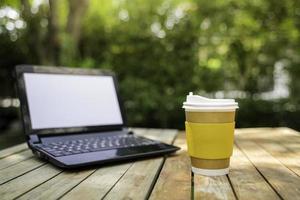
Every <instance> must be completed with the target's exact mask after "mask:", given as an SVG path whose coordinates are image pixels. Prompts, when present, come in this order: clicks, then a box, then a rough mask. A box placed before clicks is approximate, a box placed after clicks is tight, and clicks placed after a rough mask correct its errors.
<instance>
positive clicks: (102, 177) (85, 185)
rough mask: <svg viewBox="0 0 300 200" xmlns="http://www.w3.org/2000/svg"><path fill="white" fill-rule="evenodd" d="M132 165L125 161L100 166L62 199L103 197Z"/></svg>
mask: <svg viewBox="0 0 300 200" xmlns="http://www.w3.org/2000/svg"><path fill="white" fill-rule="evenodd" d="M131 165H132V164H131V163H125V164H121V165H114V166H110V167H103V168H100V169H98V170H96V172H95V173H93V174H92V175H91V176H89V177H88V178H87V179H85V180H84V181H83V182H82V183H80V184H79V185H78V186H76V187H75V188H73V189H72V190H71V191H70V192H68V193H67V194H66V195H65V196H63V197H62V199H63V200H68V199H69V200H71V199H72V200H73V199H95V200H96V199H101V198H103V197H104V195H105V194H106V193H107V192H108V191H109V190H110V189H111V188H112V187H113V185H114V184H115V183H116V182H117V181H118V180H119V179H120V177H122V175H123V174H124V173H125V172H126V170H127V169H128V168H129V167H130V166H131Z"/></svg>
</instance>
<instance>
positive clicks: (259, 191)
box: [228, 146, 280, 200]
mask: <svg viewBox="0 0 300 200" xmlns="http://www.w3.org/2000/svg"><path fill="white" fill-rule="evenodd" d="M228 176H229V179H230V181H231V183H232V186H233V188H234V191H235V193H236V195H237V197H238V199H242V200H243V199H245V200H252V199H256V200H260V199H261V200H265V199H274V200H275V199H280V198H279V197H278V195H277V194H276V193H275V191H274V190H273V189H272V188H271V187H270V185H269V184H268V183H267V182H266V181H265V179H264V178H263V177H262V176H261V175H260V173H259V172H258V171H257V170H256V168H255V167H254V166H253V165H252V163H251V162H250V161H249V160H248V158H247V157H246V156H245V155H244V154H243V152H242V151H241V150H240V149H238V148H237V147H236V146H234V151H233V156H232V157H231V159H230V173H229V175H228Z"/></svg>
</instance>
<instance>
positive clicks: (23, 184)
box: [0, 164, 60, 200]
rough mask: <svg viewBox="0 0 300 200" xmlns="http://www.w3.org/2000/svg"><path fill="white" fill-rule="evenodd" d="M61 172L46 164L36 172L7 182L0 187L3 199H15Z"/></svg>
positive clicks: (0, 194)
mask: <svg viewBox="0 0 300 200" xmlns="http://www.w3.org/2000/svg"><path fill="white" fill-rule="evenodd" d="M59 172H60V170H59V169H58V168H55V167H52V166H51V165H50V164H46V165H44V166H42V167H40V168H38V169H36V170H33V171H31V172H29V173H27V174H25V175H23V176H20V177H18V178H16V179H14V180H11V181H9V182H7V183H6V184H4V185H1V186H0V196H1V199H3V200H5V199H14V198H16V197H18V196H20V195H22V194H24V193H25V192H27V191H29V190H30V189H32V188H34V187H36V186H38V185H39V184H41V183H43V182H45V181H47V180H49V179H50V178H52V177H54V176H56V175H57V174H58V173H59Z"/></svg>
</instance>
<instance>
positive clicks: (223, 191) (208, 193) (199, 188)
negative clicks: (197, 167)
mask: <svg viewBox="0 0 300 200" xmlns="http://www.w3.org/2000/svg"><path fill="white" fill-rule="evenodd" d="M194 182H195V183H194V184H195V186H194V192H195V199H209V200H211V199H220V200H221V199H222V200H223V199H226V200H227V199H236V198H235V196H234V193H233V191H232V188H231V186H230V183H229V180H228V178H227V176H211V177H208V176H201V175H195V180H194Z"/></svg>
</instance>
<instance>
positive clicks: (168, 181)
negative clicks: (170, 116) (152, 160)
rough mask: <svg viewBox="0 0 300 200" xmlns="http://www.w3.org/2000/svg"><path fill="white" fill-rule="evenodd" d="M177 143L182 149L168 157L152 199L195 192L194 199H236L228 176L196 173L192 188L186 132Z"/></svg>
mask: <svg viewBox="0 0 300 200" xmlns="http://www.w3.org/2000/svg"><path fill="white" fill-rule="evenodd" d="M175 144H176V145H177V146H180V147H181V150H180V152H178V154H177V155H176V156H171V157H168V158H167V159H166V161H165V164H164V167H163V168H162V171H161V173H160V176H159V178H158V181H157V184H156V185H155V187H154V189H153V191H152V194H151V196H150V199H153V200H154V199H190V198H191V194H192V193H193V192H194V193H193V194H192V195H193V197H194V199H235V196H234V193H233V191H232V188H231V186H230V183H229V180H228V179H227V177H226V176H221V177H205V176H200V175H194V188H192V186H191V176H190V173H191V166H190V158H189V156H188V154H187V146H186V139H185V134H184V133H181V134H180V135H179V136H178V138H177V139H176V140H175ZM178 191H180V192H178Z"/></svg>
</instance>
